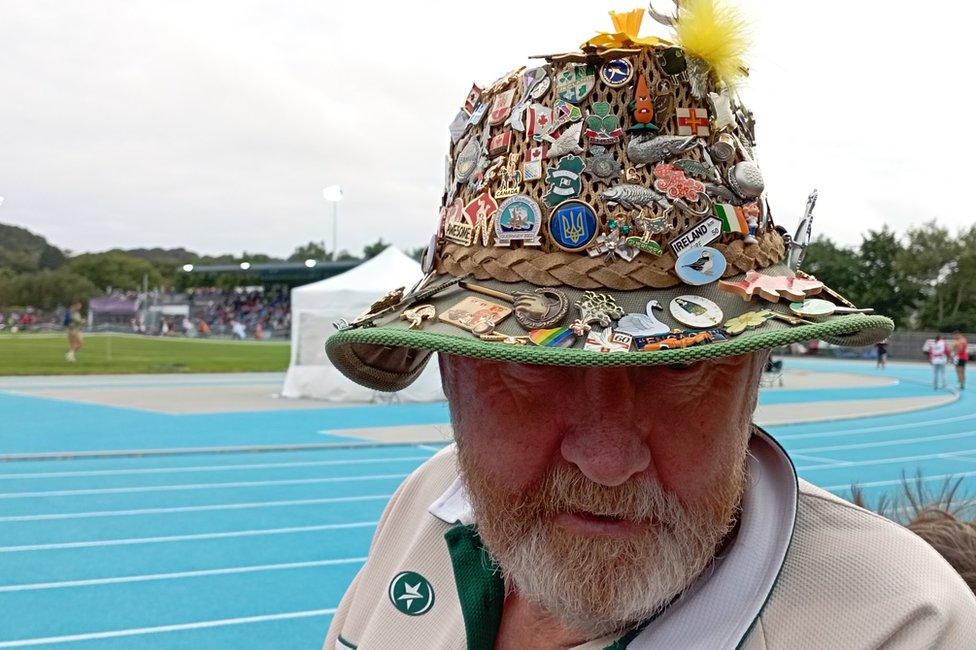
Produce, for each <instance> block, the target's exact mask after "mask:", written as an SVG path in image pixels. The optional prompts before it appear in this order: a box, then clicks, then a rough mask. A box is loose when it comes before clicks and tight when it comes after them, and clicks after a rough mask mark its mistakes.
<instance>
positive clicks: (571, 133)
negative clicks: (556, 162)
mask: <svg viewBox="0 0 976 650" xmlns="http://www.w3.org/2000/svg"><path fill="white" fill-rule="evenodd" d="M582 132H583V123H582V122H577V123H575V124H571V125H570V126H568V127H566V128H565V129H564V130H563V132H562V133H560V134H559V137H557V138H555V139H554V140H552V142H551V143H550V145H549V153H548V154H547V157H548V158H559V157H560V156H565V155H567V154H575V153H583V147H581V146H580V143H579V140H580V133H582ZM550 139H551V138H550Z"/></svg>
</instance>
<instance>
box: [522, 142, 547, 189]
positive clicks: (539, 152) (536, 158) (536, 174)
mask: <svg viewBox="0 0 976 650" xmlns="http://www.w3.org/2000/svg"><path fill="white" fill-rule="evenodd" d="M546 153H547V149H546V145H544V144H540V145H538V146H535V147H526V149H525V157H524V158H523V159H522V180H524V181H537V180H539V179H540V178H542V161H543V160H545V159H546Z"/></svg>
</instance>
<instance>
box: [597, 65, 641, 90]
mask: <svg viewBox="0 0 976 650" xmlns="http://www.w3.org/2000/svg"><path fill="white" fill-rule="evenodd" d="M633 78H634V64H633V63H631V62H630V61H629V60H627V59H613V60H611V61H607V62H606V63H604V64H603V65H602V66H600V81H602V82H603V83H604V84H606V85H607V86H610V87H611V88H621V87H623V86H626V85H627V84H629V83H630V80H631V79H633Z"/></svg>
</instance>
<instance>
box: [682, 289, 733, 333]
mask: <svg viewBox="0 0 976 650" xmlns="http://www.w3.org/2000/svg"><path fill="white" fill-rule="evenodd" d="M669 309H670V311H671V316H672V317H673V318H674V319H675V320H676V321H678V322H679V323H681V324H682V325H687V326H688V327H694V328H696V329H707V328H709V327H715V326H716V325H718V324H719V323H721V322H722V317H723V315H722V308H721V307H719V306H718V305H716V304H715V303H714V302H712V301H711V300H709V299H708V298H702V297H701V296H691V295H686V296H678V297H677V298H675V299H674V300H672V301H671V304H670V305H669Z"/></svg>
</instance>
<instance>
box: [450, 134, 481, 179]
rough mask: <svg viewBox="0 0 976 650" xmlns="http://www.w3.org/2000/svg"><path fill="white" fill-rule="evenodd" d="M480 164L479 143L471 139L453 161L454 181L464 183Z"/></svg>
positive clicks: (475, 139)
mask: <svg viewBox="0 0 976 650" xmlns="http://www.w3.org/2000/svg"><path fill="white" fill-rule="evenodd" d="M480 163H481V142H480V141H479V140H478V139H477V138H471V139H470V140H468V142H467V143H466V144H465V145H464V147H463V148H462V149H461V153H459V154H458V156H457V160H455V161H454V180H455V181H456V182H458V183H464V182H465V181H467V180H468V179H469V178H471V175H472V174H474V172H475V170H476V169H477V168H478V166H479V164H480Z"/></svg>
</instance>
